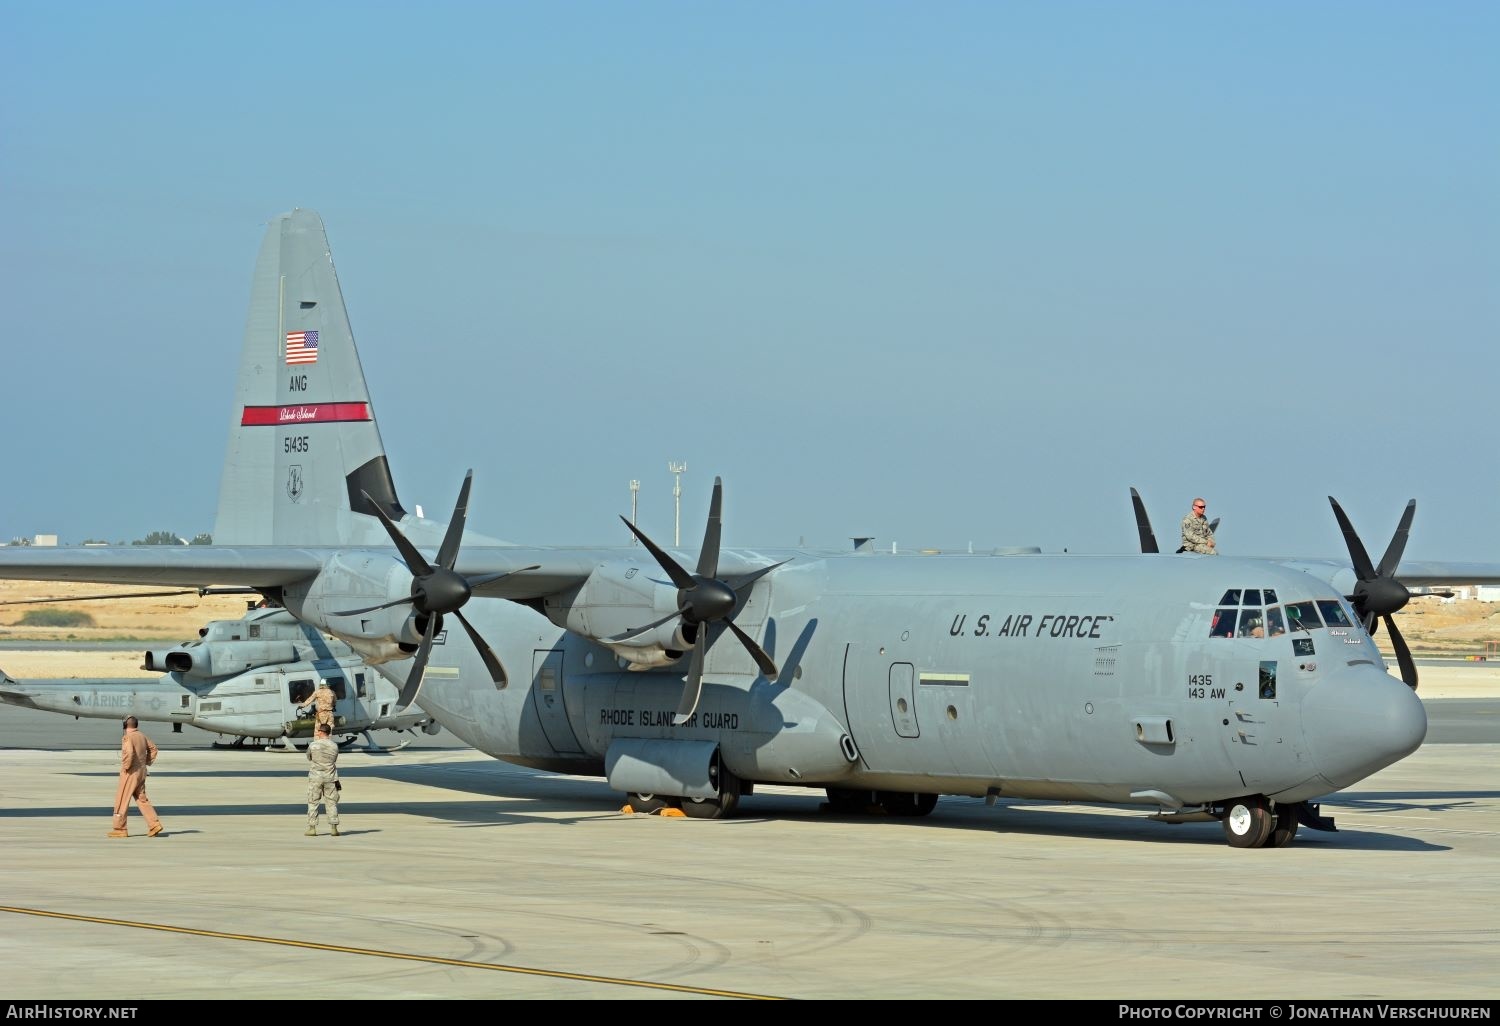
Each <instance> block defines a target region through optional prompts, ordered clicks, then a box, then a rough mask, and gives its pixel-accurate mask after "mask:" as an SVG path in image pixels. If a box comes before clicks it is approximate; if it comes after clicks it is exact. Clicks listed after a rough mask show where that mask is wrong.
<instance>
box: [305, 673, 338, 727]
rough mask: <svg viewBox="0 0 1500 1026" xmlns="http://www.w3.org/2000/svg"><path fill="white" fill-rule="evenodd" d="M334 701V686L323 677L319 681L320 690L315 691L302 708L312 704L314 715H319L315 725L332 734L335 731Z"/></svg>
mask: <svg viewBox="0 0 1500 1026" xmlns="http://www.w3.org/2000/svg"><path fill="white" fill-rule="evenodd" d="M334 701H335V696H334V693H333V688H331V687H329V686H328V681H327V679H323V680H320V681H318V690H316V691H314V692H313V695H312V698H310V699H309V700H308V702H307V705H304V706H303V707H302V709H306V708H308V706H311V707H312V708H313V710H314V715H315V716H317V723H315V724H314V727H316V728H317V729H319V730H326V731H328V733H330V734H332V733H333V703H334ZM302 709H299V710H298V712H301V711H302Z"/></svg>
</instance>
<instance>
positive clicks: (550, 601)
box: [543, 562, 693, 669]
mask: <svg viewBox="0 0 1500 1026" xmlns="http://www.w3.org/2000/svg"><path fill="white" fill-rule="evenodd" d="M660 573H661V571H660V570H647V569H645V568H643V567H639V566H631V565H630V564H629V563H624V562H613V563H606V564H604V565H602V566H600V567H599V568H598V569H596V570H595V571H594V572H593V573H591V574H590V575H589V577H588V580H586V581H584V582H583V583H582V584H580V585H579V586H578V587H576V588H573V589H570V590H569V591H567V592H563V593H561V594H559V595H549V596H548V597H547V598H546V599H545V600H543V609H544V611H545V612H546V615H547V619H549V620H551V621H552V622H553V623H554V624H556V625H557V626H559V627H562V628H564V629H566V630H569V631H572V632H573V633H574V634H579V635H582V636H583V637H585V638H590V639H592V640H594V641H597V642H599V643H600V644H601V645H606V646H608V647H609V648H610V649H611V650H612V651H613V652H614V653H615V654H616V655H618V656H620V658H622V659H624V660H625V661H626V662H627V663H629V664H630V667H631V668H632V669H648V668H653V667H659V666H666V665H668V664H670V663H673V662H675V661H677V660H678V659H679V658H681V657H682V653H683V652H685V651H687V650H688V649H690V648H692V647H693V642H692V641H691V640H690V639H689V638H687V637H685V636H684V635H683V633H682V620H681V618H679V617H673V618H671V619H669V620H667V621H666V622H665V623H662V624H659V625H658V626H656V627H653V628H652V629H651V630H649V631H646V632H645V633H643V634H637V635H635V636H634V637H630V638H626V639H625V640H623V641H611V640H610V639H611V638H613V637H614V636H616V635H619V634H624V633H625V632H626V631H629V630H632V629H634V628H636V627H640V626H641V625H643V624H648V623H651V622H652V621H653V620H659V619H661V618H662V617H663V616H666V615H667V614H669V613H671V612H673V611H675V610H676V609H677V594H678V593H677V586H676V585H674V584H673V583H672V582H671V581H669V580H668V581H663V580H659V579H657V578H654V577H652V576H651V574H660Z"/></svg>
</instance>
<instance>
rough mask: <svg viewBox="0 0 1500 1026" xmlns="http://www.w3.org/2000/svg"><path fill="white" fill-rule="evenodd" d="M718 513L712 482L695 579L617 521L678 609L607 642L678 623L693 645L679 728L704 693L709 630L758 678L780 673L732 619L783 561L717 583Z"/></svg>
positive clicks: (720, 501) (718, 492)
mask: <svg viewBox="0 0 1500 1026" xmlns="http://www.w3.org/2000/svg"><path fill="white" fill-rule="evenodd" d="M723 509H724V484H723V482H722V481H721V480H720V479H719V478H717V477H716V478H714V491H713V498H712V499H711V500H710V502H709V508H708V526H707V527H706V528H705V529H704V532H703V548H702V549H701V550H699V552H698V572H697V573H696V574H690V573H688V572H687V571H686V570H684V569H683V568H682V567H681V566H680V565H678V563H677V561H676V560H675V559H673V558H672V557H671V556H669V555H668V554H667V553H666V552H664V551H662V549H661V548H659V547H658V546H657V545H656V543H655V542H653V541H652V540H651V539H650V538H648V537H646V535H645V534H644V533H642V532H641V531H640V530H639V529H638V528H637V527H636V526H635V525H634V524H632V523H631V522H630V521H629V520H625V518H624V517H621V518H620V519H621V520H624V521H625V526H626V527H628V528H630V530H631V533H633V534H634V535H635V536H636V537H637V538H639V539H640V540H641V544H642V545H644V546H646V548H647V549H648V550H649V551H650V552H651V555H652V556H654V557H656V562H657V563H658V564H660V565H661V568H662V569H663V570H665V571H666V572H667V576H668V577H670V578H671V579H672V583H673V584H675V585H676V586H677V608H676V609H674V610H673V611H672V612H670V613H668V614H667V615H666V616H663V617H659V618H658V619H656V620H653V621H651V622H650V623H648V624H643V625H641V626H640V627H632V628H631V629H630V630H628V631H625V632H624V633H622V634H617V635H615V636H614V637H612V638H609V639H608V640H610V641H617V642H618V641H629V640H630V639H631V638H634V637H636V636H637V635H640V634H644V633H645V632H646V631H649V630H651V629H653V628H655V627H660V626H661V625H662V624H664V623H666V622H667V621H668V620H672V619H675V618H677V617H681V618H682V627H683V630H682V633H683V636H684V637H686V638H688V639H690V640H691V641H692V643H693V652H692V657H691V658H690V659H689V660H688V674H687V680H686V682H685V683H684V685H683V689H682V698H681V700H680V701H679V702H678V703H677V712H676V714H675V715H674V716H673V719H672V722H673V723H676V724H679V725H680V724H683V723H686V722H687V721H688V719H689V718H691V717H692V715H693V712H694V710H696V709H697V708H698V696H699V693H700V692H701V691H702V688H703V661H704V657H705V655H706V654H707V651H708V646H709V645H710V644H711V643H712V642H711V641H710V640H709V637H708V633H709V629H710V627H711V626H713V625H715V624H723V625H724V626H725V627H727V628H729V630H730V631H732V632H733V633H734V636H735V637H736V638H739V639H740V644H741V645H744V646H745V651H747V652H749V653H750V656H751V658H752V659H754V660H755V665H756V666H758V667H760V672H761V673H763V674H765V675H766V676H767V677H775V676H776V675H777V674H778V672H779V671H778V670H777V668H776V663H775V662H774V661H773V660H772V659H771V657H770V656H769V655H767V654H766V651H765V649H763V648H761V647H760V646H759V645H757V644H756V643H755V640H754V639H753V638H751V637H750V635H748V634H746V633H745V632H744V631H743V630H742V629H741V628H740V627H738V626H737V625H736V624H735V622H734V620H733V619H732V617H733V615H734V611H735V609H736V608H737V607H738V606H739V604H740V599H741V597H742V595H743V594H744V592H745V591H746V590H747V589H748V588H749V587H750V586H751V585H753V584H754V583H755V582H756V581H758V580H760V579H761V578H762V577H764V576H765V575H766V574H768V573H770V572H771V571H772V570H775V569H776V568H777V567H778V566H781V565H782V563H785V562H787V561H786V560H782V561H781V563H772V564H771V565H770V566H766V567H761V568H760V569H759V570H756V571H755V572H753V573H750V574H746V575H744V576H742V577H738V578H736V579H735V580H734V581H733V582H730V581H726V580H722V579H721V578H720V577H719V535H720V531H721V524H722V513H723Z"/></svg>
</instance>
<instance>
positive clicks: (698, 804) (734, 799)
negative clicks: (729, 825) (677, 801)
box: [682, 793, 740, 819]
mask: <svg viewBox="0 0 1500 1026" xmlns="http://www.w3.org/2000/svg"><path fill="white" fill-rule="evenodd" d="M739 803H740V796H739V795H737V794H733V793H730V794H725V795H720V796H719V797H718V798H684V799H683V800H682V814H683V815H684V816H687V817H689V818H691V819H728V818H729V817H730V816H732V815H734V810H735V807H736V806H737V805H739Z"/></svg>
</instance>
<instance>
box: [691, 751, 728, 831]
mask: <svg viewBox="0 0 1500 1026" xmlns="http://www.w3.org/2000/svg"><path fill="white" fill-rule="evenodd" d="M708 779H709V782H710V783H711V784H713V785H714V786H715V787H717V788H718V789H719V794H718V797H716V798H684V799H682V814H683V815H684V816H689V817H691V818H693V819H725V818H727V817H729V816H732V815H734V809H735V806H737V805H739V803H740V778H739V777H737V776H735V775H734V774H733V773H731V772H729V771H728V770H727V769H724V768H723V767H722V766H720V765H719V760H718V757H717V756H715V758H714V761H713V764H712V765H710V766H709V771H708Z"/></svg>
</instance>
